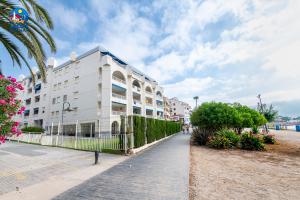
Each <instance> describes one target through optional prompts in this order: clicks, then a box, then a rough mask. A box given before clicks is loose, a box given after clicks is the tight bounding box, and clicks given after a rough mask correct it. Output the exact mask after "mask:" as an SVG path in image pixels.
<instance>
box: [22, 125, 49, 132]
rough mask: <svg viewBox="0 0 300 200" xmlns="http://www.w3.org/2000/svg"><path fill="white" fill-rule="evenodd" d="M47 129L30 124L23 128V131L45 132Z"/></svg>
mask: <svg viewBox="0 0 300 200" xmlns="http://www.w3.org/2000/svg"><path fill="white" fill-rule="evenodd" d="M44 131H45V130H44V129H43V128H40V127H34V126H28V127H24V128H22V132H30V133H43V132H44Z"/></svg>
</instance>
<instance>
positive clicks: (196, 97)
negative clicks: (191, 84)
mask: <svg viewBox="0 0 300 200" xmlns="http://www.w3.org/2000/svg"><path fill="white" fill-rule="evenodd" d="M193 99H195V100H196V108H197V105H198V104H197V103H198V99H199V97H198V96H194V98H193Z"/></svg>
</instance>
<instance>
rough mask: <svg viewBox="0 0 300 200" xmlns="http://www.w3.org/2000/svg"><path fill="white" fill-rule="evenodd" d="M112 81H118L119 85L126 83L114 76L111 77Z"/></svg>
mask: <svg viewBox="0 0 300 200" xmlns="http://www.w3.org/2000/svg"><path fill="white" fill-rule="evenodd" d="M112 79H113V80H116V81H118V82H121V83H123V84H126V82H125V81H124V80H122V79H120V78H118V77H116V76H112Z"/></svg>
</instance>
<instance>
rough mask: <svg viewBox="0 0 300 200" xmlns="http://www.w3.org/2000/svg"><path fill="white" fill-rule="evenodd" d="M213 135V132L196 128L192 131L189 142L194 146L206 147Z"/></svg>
mask: <svg viewBox="0 0 300 200" xmlns="http://www.w3.org/2000/svg"><path fill="white" fill-rule="evenodd" d="M213 133H214V132H211V131H208V130H206V129H201V128H198V127H197V128H194V129H193V133H192V138H191V140H192V142H193V143H194V144H198V145H206V144H207V142H208V140H209V137H211V136H212V135H213Z"/></svg>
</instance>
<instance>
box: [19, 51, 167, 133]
mask: <svg viewBox="0 0 300 200" xmlns="http://www.w3.org/2000/svg"><path fill="white" fill-rule="evenodd" d="M53 65H54V62H53V61H50V62H49V63H48V67H47V73H46V76H47V82H46V83H44V82H42V80H41V77H39V75H38V74H37V81H36V85H35V86H33V83H32V79H31V78H30V77H27V78H25V79H24V80H22V83H23V85H24V86H25V90H24V91H22V92H21V93H20V94H19V97H20V98H21V99H22V100H23V102H24V106H25V107H26V110H25V112H24V114H23V115H22V116H21V119H19V121H21V122H22V124H23V125H25V126H26V125H31V126H40V127H43V128H45V129H46V130H47V131H48V132H49V131H50V127H51V129H54V130H52V131H54V132H58V131H59V130H58V127H60V126H59V124H60V125H61V124H62V123H63V125H64V126H63V131H64V133H66V134H69V135H71V134H73V133H74V129H75V128H76V126H77V130H79V132H81V133H85V132H89V133H90V134H91V135H93V136H94V135H95V133H98V132H101V133H111V132H112V133H117V132H119V131H120V116H128V115H141V116H146V117H152V118H158V119H163V117H164V104H163V88H162V87H161V86H159V85H158V83H157V82H156V81H155V80H153V79H152V78H150V77H149V76H147V75H145V74H143V73H142V72H140V71H139V70H137V69H136V68H134V67H132V66H130V65H128V64H127V63H125V62H124V61H122V60H121V59H119V58H117V57H116V56H114V55H113V54H111V53H110V52H109V51H107V50H105V49H104V48H102V47H96V48H94V49H92V50H90V51H88V52H86V53H84V54H83V55H80V56H78V57H76V55H74V54H71V59H70V60H69V61H67V62H66V63H64V64H62V65H60V66H58V67H55V68H54V67H53ZM63 106H64V109H65V110H66V108H68V110H69V111H62V110H63ZM77 121H78V122H77ZM52 123H53V124H54V125H52ZM76 124H77V125H76ZM88 130H89V131H88Z"/></svg>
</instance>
